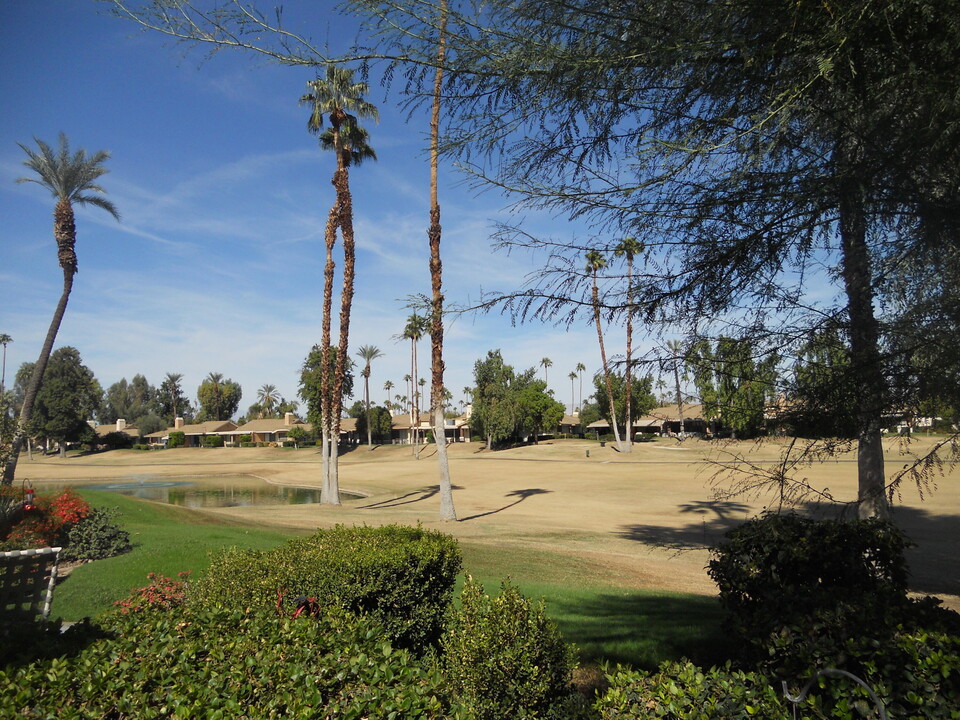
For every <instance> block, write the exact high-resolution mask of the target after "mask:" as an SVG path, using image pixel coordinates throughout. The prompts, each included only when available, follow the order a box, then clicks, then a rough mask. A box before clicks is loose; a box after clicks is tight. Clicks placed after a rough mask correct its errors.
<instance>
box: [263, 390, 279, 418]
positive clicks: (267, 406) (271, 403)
mask: <svg viewBox="0 0 960 720" xmlns="http://www.w3.org/2000/svg"><path fill="white" fill-rule="evenodd" d="M279 399H280V396H279V395H277V386H276V385H263V386H261V388H260V389H259V390H257V402H259V403H260V408H261V413H260V416H261V417H263V416H264V415H266V416H267V417H273V408H274V407H276V404H277V400H279Z"/></svg>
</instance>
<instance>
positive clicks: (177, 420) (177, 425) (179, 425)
mask: <svg viewBox="0 0 960 720" xmlns="http://www.w3.org/2000/svg"><path fill="white" fill-rule="evenodd" d="M182 427H183V418H182V417H179V418H174V419H173V429H174V430H179V429H180V428H182Z"/></svg>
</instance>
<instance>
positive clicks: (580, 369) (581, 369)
mask: <svg viewBox="0 0 960 720" xmlns="http://www.w3.org/2000/svg"><path fill="white" fill-rule="evenodd" d="M586 369H587V366H586V365H584V364H583V363H577V367H575V368H574V370H576V371H577V375H579V376H580V405H579V409H580V410H581V411H582V410H583V373H584V371H585V370H586Z"/></svg>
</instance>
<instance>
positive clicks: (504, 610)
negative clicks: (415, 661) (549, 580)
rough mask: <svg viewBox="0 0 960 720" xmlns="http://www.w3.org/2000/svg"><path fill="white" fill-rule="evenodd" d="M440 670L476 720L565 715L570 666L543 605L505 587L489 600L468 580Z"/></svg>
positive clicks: (570, 699) (569, 650)
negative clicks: (442, 666)
mask: <svg viewBox="0 0 960 720" xmlns="http://www.w3.org/2000/svg"><path fill="white" fill-rule="evenodd" d="M442 647H443V652H444V659H443V662H444V668H445V670H446V674H447V677H448V682H449V683H450V687H451V692H452V694H453V696H454V697H455V698H457V699H458V700H459V702H461V703H462V704H463V705H464V706H465V707H467V708H468V709H469V710H470V711H471V713H472V714H473V716H474V717H476V718H477V720H501V719H502V718H539V717H546V716H553V717H570V716H571V714H570V712H568V711H567V710H568V709H569V707H570V706H571V705H572V704H573V703H574V702H575V701H576V700H577V699H579V698H576V697H574V692H573V691H572V690H571V687H570V679H571V674H572V672H573V669H574V667H575V666H576V662H575V660H574V655H575V653H574V649H573V647H572V646H570V645H567V644H566V643H565V642H564V641H563V638H562V637H561V636H560V632H559V631H558V630H557V626H556V624H555V623H554V622H553V621H552V620H550V619H548V618H547V616H546V611H545V610H544V606H543V602H542V601H541V602H539V603H534V602H532V601H530V600H529V599H528V598H526V597H524V596H523V595H522V594H521V593H520V591H519V590H517V589H516V588H514V587H511V586H510V585H508V584H506V583H504V585H503V586H502V587H501V591H500V595H499V596H498V597H495V598H491V597H490V596H489V595H486V594H485V593H484V591H483V587H482V586H481V585H479V584H478V583H475V582H473V580H472V579H470V578H467V582H466V584H465V585H464V587H463V591H462V594H461V596H460V608H459V609H458V610H457V611H456V612H454V614H453V618H452V622H451V627H450V629H449V630H447V632H446V633H445V634H444V636H443V644H442Z"/></svg>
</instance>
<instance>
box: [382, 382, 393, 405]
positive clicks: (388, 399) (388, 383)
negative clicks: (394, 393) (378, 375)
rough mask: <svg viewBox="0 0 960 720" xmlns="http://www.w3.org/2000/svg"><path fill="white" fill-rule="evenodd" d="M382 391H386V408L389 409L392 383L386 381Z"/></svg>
mask: <svg viewBox="0 0 960 720" xmlns="http://www.w3.org/2000/svg"><path fill="white" fill-rule="evenodd" d="M383 389H384V390H386V391H387V407H388V408H389V407H390V406H391V403H390V391H391V390H393V382H392V381H391V380H387V381H386V382H385V383H384V384H383Z"/></svg>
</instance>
